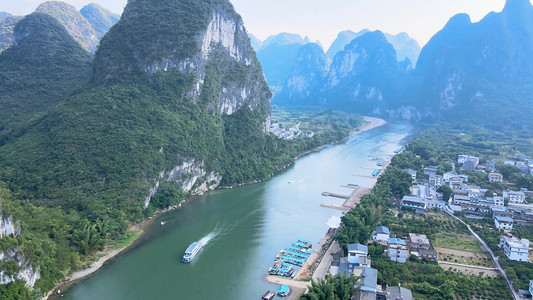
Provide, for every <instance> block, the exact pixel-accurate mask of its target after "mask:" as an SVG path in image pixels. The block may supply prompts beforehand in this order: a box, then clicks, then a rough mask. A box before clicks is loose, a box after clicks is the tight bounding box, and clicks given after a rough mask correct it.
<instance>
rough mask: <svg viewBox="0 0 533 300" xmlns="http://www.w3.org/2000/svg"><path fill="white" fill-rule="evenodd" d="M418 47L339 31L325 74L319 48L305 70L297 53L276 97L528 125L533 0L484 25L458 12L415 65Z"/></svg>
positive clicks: (510, 5) (515, 1) (514, 3)
mask: <svg viewBox="0 0 533 300" xmlns="http://www.w3.org/2000/svg"><path fill="white" fill-rule="evenodd" d="M353 37H355V38H354V39H352V40H351V42H349V43H348V44H346V43H347V41H349V40H350V39H351V38H353ZM345 44H346V45H345ZM343 45H344V46H343ZM417 47H418V44H417V43H416V42H414V41H412V40H411V39H410V38H409V37H408V36H407V35H406V34H399V35H396V36H392V35H387V34H383V33H380V32H368V31H366V30H364V31H362V32H359V33H354V32H350V31H345V32H341V33H340V34H339V36H338V38H337V40H336V41H335V42H334V43H333V44H332V46H331V47H330V49H329V50H328V53H327V55H328V56H329V57H333V60H332V62H331V65H330V66H329V70H328V72H327V75H325V76H324V77H323V78H322V80H318V78H316V74H317V73H316V71H315V70H322V69H323V65H322V62H321V58H322V55H323V54H322V53H319V51H316V53H314V55H315V58H314V59H306V60H305V61H306V62H307V63H308V64H309V65H308V66H307V67H306V68H302V66H301V61H303V60H302V58H301V57H298V55H295V56H294V58H293V59H294V60H299V61H300V64H298V65H295V64H294V63H293V68H292V69H291V70H290V71H288V73H287V74H290V76H288V78H287V80H286V81H285V83H284V84H283V87H282V88H281V89H280V90H279V92H277V93H276V97H275V98H274V100H273V103H275V104H286V105H327V106H330V107H343V108H347V107H350V108H351V109H353V110H356V111H359V112H365V113H374V114H382V115H390V116H395V117H401V118H406V119H415V120H420V119H432V120H433V119H435V118H448V117H450V116H454V117H461V118H464V119H465V120H466V119H473V120H477V121H478V122H485V123H490V124H491V126H513V127H515V128H521V127H522V126H526V125H525V124H529V122H526V121H525V116H526V115H529V114H531V113H532V112H533V102H532V100H533V99H532V96H531V95H533V84H532V82H533V6H532V5H531V3H530V2H529V0H508V1H507V3H506V5H505V8H504V9H503V11H502V12H500V13H494V12H493V13H490V14H488V15H487V16H486V17H485V18H483V19H482V20H481V21H479V22H478V23H472V22H471V20H470V17H469V16H468V15H466V14H459V15H456V16H454V17H453V18H451V19H450V21H449V22H448V23H447V24H446V26H445V27H444V28H443V29H442V30H441V31H439V32H438V33H437V34H436V35H435V36H434V37H433V38H432V39H431V40H430V41H429V42H428V43H427V44H426V45H425V46H424V48H423V49H422V50H421V52H420V55H419V57H418V59H417V61H416V67H415V66H414V63H413V62H414V59H415V58H414V57H416V54H417V53H418V50H417ZM341 48H342V49H343V50H340V49H341ZM315 50H317V49H315ZM293 51H294V53H298V52H297V51H296V50H293ZM279 55H282V54H281V53H280V54H278V56H279ZM291 55H293V54H291ZM307 55H309V54H307ZM272 57H276V56H275V55H272ZM291 57H292V56H291ZM398 57H400V58H398ZM402 58H403V59H402ZM262 63H264V64H267V65H268V64H270V62H269V61H268V60H264V61H262ZM264 69H265V70H268V67H264ZM265 73H266V71H265ZM267 78H268V75H267ZM295 82H300V83H302V82H307V83H309V82H314V83H315V84H316V85H318V86H316V85H310V84H299V85H296V84H295ZM302 95H310V96H309V97H302ZM488 120H490V121H488ZM527 126H529V125H527Z"/></svg>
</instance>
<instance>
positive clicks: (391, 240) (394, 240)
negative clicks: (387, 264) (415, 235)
mask: <svg viewBox="0 0 533 300" xmlns="http://www.w3.org/2000/svg"><path fill="white" fill-rule="evenodd" d="M389 244H400V245H404V246H405V245H406V244H405V241H404V240H402V239H398V238H390V239H389Z"/></svg>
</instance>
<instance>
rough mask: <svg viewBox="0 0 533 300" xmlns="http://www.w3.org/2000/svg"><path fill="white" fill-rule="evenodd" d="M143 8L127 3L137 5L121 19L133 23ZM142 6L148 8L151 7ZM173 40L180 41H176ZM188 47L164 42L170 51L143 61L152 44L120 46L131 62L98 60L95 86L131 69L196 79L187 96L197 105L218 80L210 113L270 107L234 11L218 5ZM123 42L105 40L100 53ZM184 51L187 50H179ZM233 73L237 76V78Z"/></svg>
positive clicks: (109, 58)
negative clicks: (210, 82)
mask: <svg viewBox="0 0 533 300" xmlns="http://www.w3.org/2000/svg"><path fill="white" fill-rule="evenodd" d="M145 2H147V1H135V2H131V1H130V3H135V6H133V7H127V8H126V10H125V12H124V14H123V19H126V20H128V21H133V20H136V19H137V18H140V16H139V15H137V12H136V9H138V7H137V6H143V5H145ZM146 5H147V6H146V7H149V3H146ZM178 21H179V20H176V22H178ZM139 22H142V21H139ZM199 22H200V21H199ZM124 26H125V25H124V24H123V23H122V22H119V23H118V24H117V26H115V27H114V28H113V29H114V30H113V31H112V32H111V33H110V34H111V36H114V35H116V34H119V32H121V31H122V30H123V27H124ZM194 31H195V28H191V29H190V32H176V34H177V35H188V34H190V33H194ZM161 38H163V37H154V39H155V41H154V43H161V41H160V39H161ZM164 38H168V36H165V37H164ZM176 39H179V38H178V37H176ZM191 41H193V44H190V43H188V44H187V45H180V43H182V42H183V41H181V40H176V41H168V43H169V44H170V45H169V47H167V48H165V49H164V50H161V53H160V55H157V56H155V55H153V53H151V52H150V53H146V55H143V54H141V53H144V52H145V51H146V49H145V47H146V44H149V43H150V42H151V41H130V42H127V43H126V44H124V45H122V44H121V46H118V47H124V48H126V49H127V50H128V51H127V53H123V55H124V54H126V55H128V56H129V57H130V58H128V60H127V61H125V60H124V59H123V58H120V57H116V53H109V54H108V53H106V52H105V51H102V53H101V55H99V56H97V58H96V63H97V68H96V74H95V81H96V82H97V83H105V82H109V81H113V80H117V79H118V78H120V77H123V75H121V74H120V73H123V72H124V73H130V72H131V71H132V70H135V69H137V70H139V71H141V72H143V73H145V74H148V75H149V76H156V75H157V74H160V73H161V72H163V73H171V72H179V73H181V74H185V75H190V76H193V77H194V80H193V81H192V84H191V85H190V88H189V89H188V90H187V91H186V93H185V96H186V97H188V98H191V99H192V100H193V101H195V102H197V101H198V100H199V99H201V98H202V97H203V94H205V90H204V84H205V81H206V77H209V76H210V75H212V77H213V76H218V77H217V78H215V79H214V80H215V81H217V83H218V84H220V86H219V88H218V89H217V93H218V94H217V95H214V97H213V95H209V96H210V98H214V99H210V101H208V103H207V109H208V110H210V111H218V112H219V113H220V114H226V115H231V114H233V113H234V112H235V111H237V110H239V109H240V108H241V107H243V106H248V107H250V108H252V110H255V109H256V108H259V107H266V108H269V107H270V92H269V91H268V90H267V89H265V86H264V80H265V79H264V77H263V76H262V74H261V66H260V65H259V62H258V61H257V59H256V57H255V52H254V51H253V49H252V47H251V45H250V40H249V38H248V34H247V32H246V30H245V28H244V24H243V21H242V19H241V18H240V17H239V16H238V15H236V14H235V12H234V11H233V9H232V8H228V7H227V6H225V5H216V6H215V7H214V8H213V10H212V12H211V13H210V14H209V18H208V20H207V22H206V25H205V27H202V28H198V32H197V33H195V34H194V37H193V38H192V39H191ZM122 42H124V41H117V40H113V41H112V42H109V41H107V40H104V41H103V46H102V47H101V48H104V49H106V48H107V47H115V46H111V45H109V46H108V43H109V44H111V43H122ZM185 47H187V50H182V48H185ZM210 66H214V68H216V70H210V69H209V68H210ZM236 69H238V70H239V71H238V72H235V70H236ZM210 71H212V73H210ZM236 73H240V74H239V78H237V79H238V80H235V79H236V78H235V74H236ZM230 77H231V78H230ZM208 92H211V91H208ZM213 100H214V101H213Z"/></svg>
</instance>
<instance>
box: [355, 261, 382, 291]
mask: <svg viewBox="0 0 533 300" xmlns="http://www.w3.org/2000/svg"><path fill="white" fill-rule="evenodd" d="M353 271H354V272H353V273H354V275H355V276H361V279H360V280H359V281H358V282H357V283H356V286H357V285H361V291H365V292H376V288H377V286H378V270H376V269H373V268H368V267H355V268H354V270H353Z"/></svg>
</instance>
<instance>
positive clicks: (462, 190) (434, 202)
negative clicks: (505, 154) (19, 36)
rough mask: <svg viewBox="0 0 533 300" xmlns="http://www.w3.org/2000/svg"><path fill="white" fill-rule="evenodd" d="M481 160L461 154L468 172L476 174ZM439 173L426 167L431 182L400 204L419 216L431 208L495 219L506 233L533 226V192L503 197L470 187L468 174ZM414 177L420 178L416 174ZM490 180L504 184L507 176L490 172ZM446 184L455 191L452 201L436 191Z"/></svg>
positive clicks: (463, 166) (436, 169)
mask: <svg viewBox="0 0 533 300" xmlns="http://www.w3.org/2000/svg"><path fill="white" fill-rule="evenodd" d="M520 158H522V157H520ZM479 161H480V159H479V157H475V156H470V155H459V157H458V160H457V162H458V163H459V164H462V170H466V171H472V168H474V169H473V170H475V169H476V168H477V167H478V166H479ZM492 167H495V163H494V162H493V161H490V162H488V163H487V168H489V169H490V168H492ZM438 170H439V168H438V167H436V166H430V167H427V168H424V174H425V175H428V177H429V180H428V181H427V182H426V183H425V184H422V185H418V186H415V187H413V192H412V195H409V196H405V197H403V199H402V200H401V201H400V205H401V206H403V207H408V208H413V209H415V211H416V212H417V213H419V214H425V211H426V210H428V209H438V210H448V211H451V212H457V211H462V212H464V213H465V214H466V217H467V218H470V219H483V218H492V219H493V220H494V226H495V227H496V228H498V229H501V230H504V231H511V230H512V229H513V225H514V224H533V205H528V204H527V201H526V198H527V197H533V191H528V190H527V189H521V190H520V191H510V190H505V191H503V196H499V195H497V194H494V193H490V192H488V190H487V189H483V188H481V187H479V186H475V185H469V184H468V183H467V182H468V179H469V177H468V176H467V175H462V174H458V173H456V172H446V173H444V174H443V175H438ZM492 170H493V171H494V169H492ZM413 172H414V171H413ZM482 172H484V171H482ZM410 173H411V172H410ZM411 174H412V175H414V176H415V177H416V172H414V173H411ZM488 180H489V181H490V182H492V183H494V182H502V181H503V175H502V174H500V173H496V172H491V173H488ZM443 185H447V186H449V187H450V188H451V190H452V191H453V196H452V198H451V200H450V201H449V202H445V201H443V199H442V195H441V194H439V193H437V192H436V190H437V189H438V188H439V187H440V186H443Z"/></svg>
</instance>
